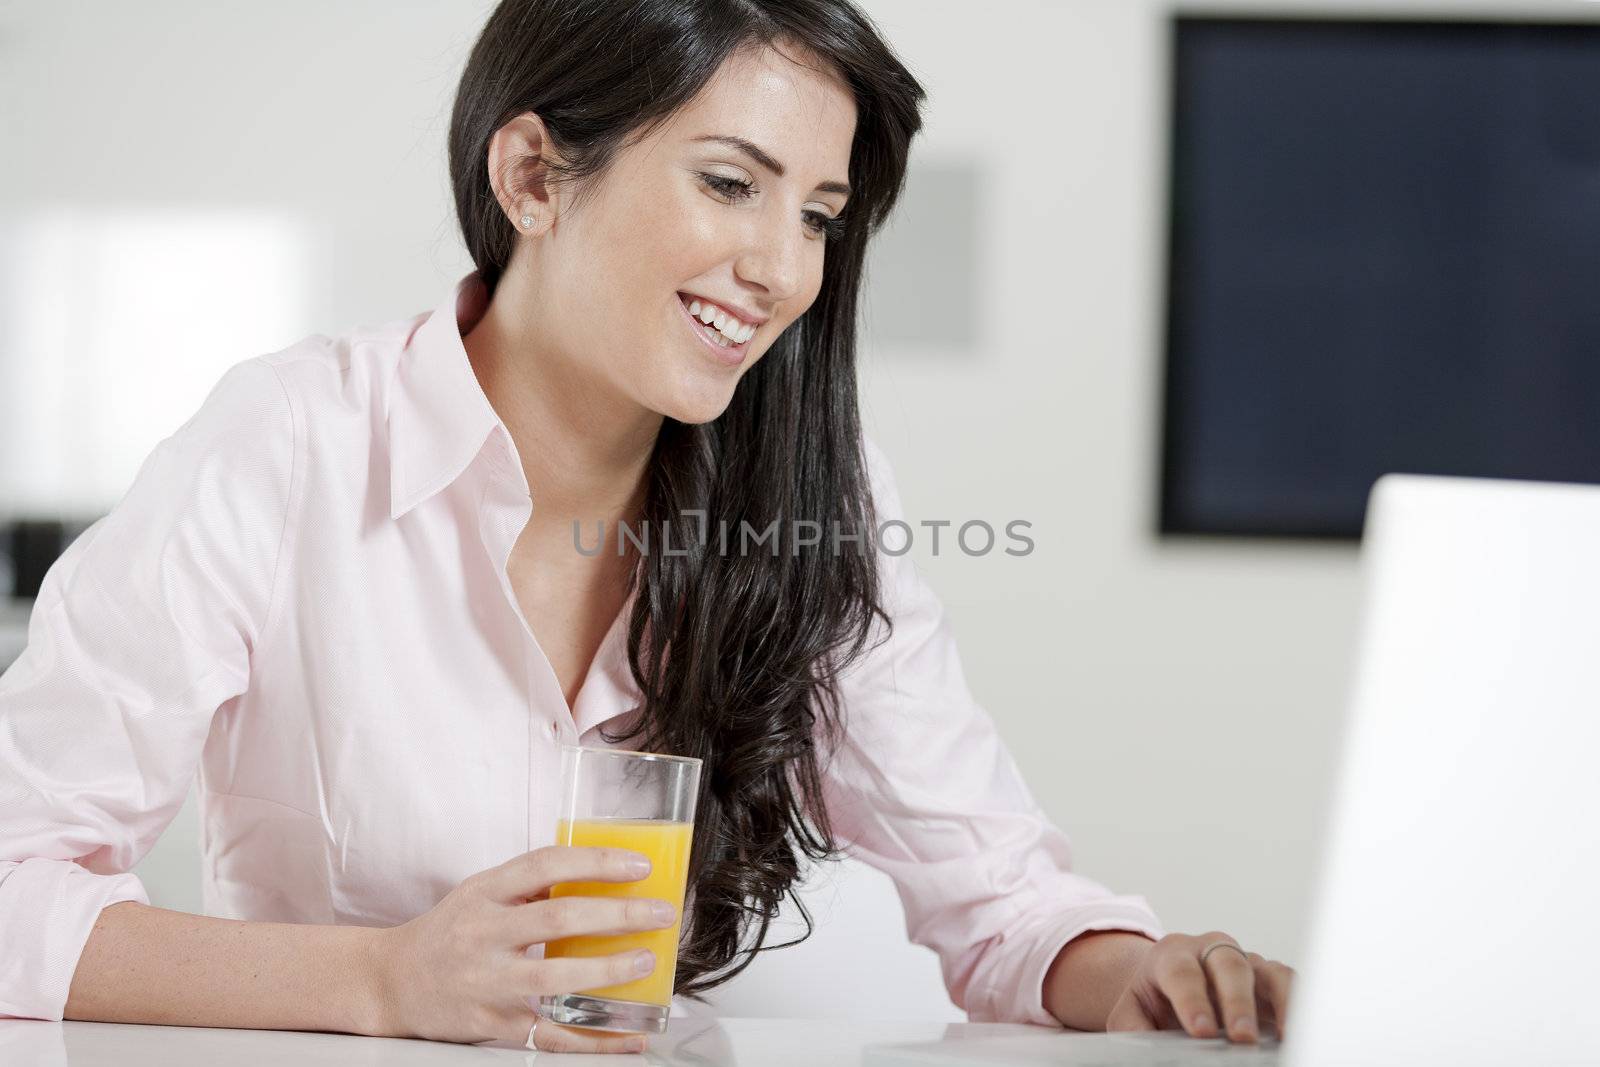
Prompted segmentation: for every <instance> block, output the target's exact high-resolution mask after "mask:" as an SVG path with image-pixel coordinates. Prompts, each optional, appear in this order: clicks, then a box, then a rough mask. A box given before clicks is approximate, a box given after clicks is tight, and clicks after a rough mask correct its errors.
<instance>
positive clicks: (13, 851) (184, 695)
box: [0, 357, 298, 1020]
mask: <svg viewBox="0 0 1600 1067" xmlns="http://www.w3.org/2000/svg"><path fill="white" fill-rule="evenodd" d="M295 440H296V432H295V414H294V406H293V404H292V403H291V401H290V399H289V394H288V391H287V390H286V389H285V387H284V384H283V381H282V380H281V378H280V376H279V373H278V371H277V369H276V368H275V367H274V366H273V365H272V364H270V363H268V362H267V361H266V358H265V357H261V358H258V359H252V360H246V361H245V362H243V363H240V364H237V365H235V366H234V367H233V368H231V369H230V370H229V371H228V372H227V373H226V374H224V375H223V376H222V378H221V380H220V381H219V382H218V383H217V385H216V386H215V387H214V388H213V389H212V391H211V393H210V394H209V395H208V396H207V398H206V400H205V402H204V403H203V404H202V405H201V407H200V409H199V410H198V411H197V412H196V414H195V415H194V416H193V417H192V418H190V419H189V421H188V422H186V423H184V425H183V426H181V427H180V428H179V429H178V430H177V431H176V432H175V433H174V434H173V435H172V436H170V437H168V438H167V439H166V440H164V441H162V442H161V443H160V444H159V445H158V446H157V447H156V448H155V450H154V451H153V452H151V454H150V455H149V456H148V457H147V458H146V459H145V461H144V463H143V464H142V465H141V467H140V468H139V472H138V474H137V476H136V477H135V479H134V482H133V484H132V486H131V487H130V488H129V489H128V491H127V493H126V494H125V495H124V496H123V498H122V499H121V500H120V501H119V502H118V503H117V505H116V506H115V507H114V508H113V509H112V510H111V512H110V514H108V515H106V516H105V517H103V518H101V519H100V520H99V521H98V522H96V523H95V524H94V525H92V526H91V527H89V528H88V529H87V530H86V531H85V532H84V533H83V534H82V535H81V536H79V537H78V539H77V540H75V541H74V542H73V543H72V544H71V545H70V546H69V547H68V548H67V550H66V551H65V552H64V553H63V554H62V556H61V558H60V559H58V560H57V561H56V562H55V564H54V565H53V566H52V567H51V568H50V570H49V571H48V572H47V574H46V575H45V579H44V582H43V585H42V587H41V589H40V592H39V596H38V597H37V599H36V600H35V602H34V607H33V612H32V615H31V617H30V620H29V625H28V643H27V646H26V648H25V649H24V650H23V652H22V655H21V657H20V658H19V659H18V660H17V661H16V662H15V663H14V664H12V666H11V667H10V669H9V670H7V671H6V672H5V673H4V674H3V675H0V1016H7V1017H20V1018H30V1019H47V1020H58V1019H60V1018H62V1015H63V1011H64V1009H65V1006H66V1002H67V996H68V992H69V990H70V988H71V983H72V976H73V973H74V972H75V971H76V969H77V965H78V960H79V958H80V957H81V955H82V953H83V947H84V945H85V943H86V942H87V941H88V938H89V934H90V933H91V931H92V930H93V928H94V923H95V920H96V918H97V917H98V916H99V913H100V911H101V909H103V908H104V907H106V906H107V905H109V904H113V903H117V902H119V901H126V900H136V901H140V902H141V903H148V902H149V898H148V897H147V896H146V894H145V890H144V887H143V885H142V884H141V883H140V881H139V879H138V878H137V877H136V876H135V875H133V874H131V873H130V870H131V868H132V867H133V866H134V864H136V863H137V862H138V861H139V860H140V859H142V858H143V857H144V855H145V854H146V853H147V852H148V851H149V850H150V847H151V846H152V845H153V844H154V843H155V842H156V839H157V838H158V837H159V836H160V835H161V833H162V831H163V830H165V829H166V827H167V826H168V824H170V823H171V821H172V819H173V817H174V815H176V813H177V811H178V809H179V808H180V807H181V806H182V804H183V800H184V797H185V796H186V795H187V793H188V790H189V786H190V783H191V782H192V781H193V778H194V773H195V768H196V767H197V765H198V763H199V758H200V751H201V749H202V747H203V745H204V743H205V740H206V736H207V734H208V732H209V729H210V725H211V720H212V717H213V715H214V714H215V713H216V711H217V709H218V708H219V707H220V706H221V705H222V704H224V703H225V702H226V701H228V700H229V699H231V698H233V697H234V696H236V695H238V694H239V693H242V692H244V690H245V688H246V686H247V683H248V679H249V663H250V655H251V651H252V649H253V647H254V643H255V641H256V638H257V636H258V635H259V634H260V633H261V632H262V629H263V627H264V625H265V623H266V621H267V619H268V613H269V611H270V610H271V609H272V606H273V590H274V589H275V588H276V585H275V581H274V578H275V572H276V570H277V568H278V566H279V565H280V563H281V555H282V545H283V541H284V533H285V530H286V525H287V516H288V514H289V502H290V498H291V493H292V491H293V481H294V470H295V462H296V455H297V452H298V449H297V448H296V445H295Z"/></svg>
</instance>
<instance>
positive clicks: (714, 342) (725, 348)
mask: <svg viewBox="0 0 1600 1067" xmlns="http://www.w3.org/2000/svg"><path fill="white" fill-rule="evenodd" d="M694 299H695V298H693V297H689V296H686V295H685V294H683V293H679V294H678V304H679V306H680V307H682V308H683V317H684V319H685V320H686V321H687V322H688V323H689V328H690V329H691V330H693V331H694V333H695V335H696V336H697V337H699V338H700V341H701V343H702V344H704V345H705V346H706V347H707V348H708V349H710V350H711V354H712V355H713V356H715V357H716V358H717V360H718V361H719V362H721V363H724V364H727V365H730V366H737V365H739V364H740V363H742V362H744V357H745V354H746V353H747V352H749V351H750V341H751V340H753V339H754V337H755V335H754V334H751V335H750V338H748V339H746V340H744V341H741V342H739V343H737V344H735V343H733V342H731V341H729V340H728V338H727V337H725V336H724V335H723V334H722V332H721V331H719V330H718V329H717V328H716V327H714V326H708V325H706V324H705V323H704V322H701V321H700V320H699V319H698V318H696V317H695V316H693V315H691V314H689V304H690V303H691V302H692V301H693V300H694Z"/></svg>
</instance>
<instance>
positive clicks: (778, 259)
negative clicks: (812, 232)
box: [734, 227, 805, 302]
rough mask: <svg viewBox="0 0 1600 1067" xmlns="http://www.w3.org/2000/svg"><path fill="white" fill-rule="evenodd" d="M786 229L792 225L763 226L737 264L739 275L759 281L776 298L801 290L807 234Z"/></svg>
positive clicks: (786, 296) (755, 282)
mask: <svg viewBox="0 0 1600 1067" xmlns="http://www.w3.org/2000/svg"><path fill="white" fill-rule="evenodd" d="M785 229H790V227H782V228H763V229H762V231H761V232H760V233H758V234H756V236H755V238H754V239H753V240H752V241H751V243H750V244H749V246H748V247H746V248H745V250H744V252H743V254H742V255H741V256H740V257H739V259H738V261H737V262H736V263H735V264H734V272H735V273H736V274H738V275H739V277H740V278H742V279H744V280H745V281H747V282H750V283H752V284H754V285H759V286H760V287H761V288H762V289H764V290H765V291H766V296H767V299H769V300H772V301H775V302H776V301H783V300H787V299H789V298H790V297H792V296H794V295H795V294H796V293H797V292H798V291H799V288H800V285H801V277H802V272H803V270H804V257H805V247H804V245H803V243H802V242H804V240H805V238H804V237H803V236H801V235H800V234H798V233H786V232H783V231H784V230H785Z"/></svg>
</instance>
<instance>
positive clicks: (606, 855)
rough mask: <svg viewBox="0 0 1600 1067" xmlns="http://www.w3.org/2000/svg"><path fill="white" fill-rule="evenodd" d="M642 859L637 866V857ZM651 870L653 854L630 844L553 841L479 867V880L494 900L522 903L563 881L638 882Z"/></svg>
mask: <svg viewBox="0 0 1600 1067" xmlns="http://www.w3.org/2000/svg"><path fill="white" fill-rule="evenodd" d="M639 860H642V861H643V866H642V867H640V866H636V865H635V861H639ZM649 873H650V858H649V857H648V856H646V855H645V854H644V853H642V852H635V851H634V850H633V849H631V848H594V847H590V846H587V845H582V846H580V845H551V846H548V847H546V848H536V849H534V850H533V851H532V852H524V853H523V854H522V855H520V856H514V857H512V858H511V859H509V860H507V861H506V862H504V863H502V864H501V865H500V866H498V867H490V868H489V869H488V870H486V871H479V872H478V873H477V874H475V875H473V877H472V880H473V881H475V882H477V884H478V885H479V887H480V888H481V889H482V890H483V892H484V894H485V895H486V896H488V897H489V898H490V899H491V900H497V901H500V902H501V903H504V904H521V903H522V902H524V901H527V900H539V899H543V898H544V897H545V896H547V895H548V894H549V892H550V887H551V886H553V885H556V884H558V883H561V882H637V881H639V880H640V879H641V878H643V877H645V876H646V875H647V874H649Z"/></svg>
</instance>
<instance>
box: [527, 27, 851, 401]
mask: <svg viewBox="0 0 1600 1067" xmlns="http://www.w3.org/2000/svg"><path fill="white" fill-rule="evenodd" d="M787 51H788V52H789V53H790V54H795V55H803V53H796V52H793V50H787ZM812 65H813V66H814V65H816V64H815V63H814V61H813V62H812ZM855 123H856V108H855V101H854V97H853V96H852V94H851V93H850V91H849V89H848V88H847V87H846V86H845V85H843V84H842V83H840V82H839V81H837V80H835V78H834V77H832V76H830V75H828V74H824V73H819V72H818V71H816V70H814V69H811V66H802V65H800V64H799V63H796V62H793V61H791V60H790V59H789V58H787V56H786V54H784V53H780V52H777V51H774V50H773V49H770V48H768V49H765V50H763V51H760V52H754V53H748V54H744V55H740V56H736V57H734V58H732V59H730V60H729V61H728V62H727V63H726V64H724V66H723V68H722V69H721V70H720V71H719V72H718V74H717V76H716V77H715V78H713V79H712V81H711V82H710V83H709V84H708V85H707V86H706V88H705V89H704V91H702V92H701V94H700V95H699V96H698V97H697V98H696V99H695V100H693V101H692V102H691V103H689V104H688V105H686V106H685V107H683V108H682V109H680V110H679V111H678V112H677V113H676V114H675V115H673V116H672V117H671V118H670V119H669V121H667V122H666V123H665V124H664V125H663V126H662V127H661V128H659V129H658V130H657V131H655V132H654V133H653V134H652V135H651V136H650V137H649V138H648V139H646V140H644V141H641V142H639V143H638V144H635V145H632V146H630V147H628V148H625V149H623V150H622V151H621V152H619V153H618V154H617V156H616V157H615V159H614V161H613V163H612V165H611V166H610V167H608V168H607V169H606V171H605V172H604V173H603V174H602V175H601V176H600V177H599V178H598V179H597V181H598V183H599V184H598V186H597V187H596V188H595V189H594V190H593V192H592V195H591V198H590V199H588V200H586V201H585V202H584V203H583V204H582V205H580V207H579V209H578V210H577V211H576V212H574V213H572V214H570V216H567V215H563V214H562V213H561V210H562V208H564V207H565V206H566V204H567V201H566V200H565V199H564V198H563V192H564V190H561V191H557V192H556V193H555V194H554V196H555V200H554V201H553V205H545V206H546V207H552V206H553V211H554V218H555V221H554V224H553V225H552V226H550V227H549V228H548V229H545V228H542V227H540V228H537V229H536V230H535V234H533V235H530V234H524V236H523V238H522V240H521V242H520V244H521V245H522V247H519V248H518V250H517V256H519V257H521V256H523V255H525V254H526V255H527V256H528V258H529V262H528V263H527V264H525V266H526V267H527V270H528V275H527V276H526V277H525V284H527V285H529V286H531V287H532V288H533V290H534V291H535V292H536V294H537V299H538V306H539V307H542V308H546V309H549V311H548V313H547V314H545V315H543V316H542V318H543V320H544V321H542V322H537V323H535V322H530V323H529V324H528V325H529V327H530V328H531V330H532V332H534V333H535V334H536V335H537V338H536V341H535V343H537V344H539V345H541V346H544V349H543V350H542V354H544V355H552V356H554V357H555V358H557V359H561V360H565V361H570V364H571V365H570V367H569V368H568V369H569V370H571V371H572V372H573V373H574V374H575V375H576V376H577V377H578V378H579V379H580V380H584V381H585V383H586V384H587V385H588V386H590V387H595V388H600V389H603V390H605V391H606V392H610V393H613V394H614V395H615V396H620V397H625V398H628V399H631V400H632V401H634V402H636V403H637V404H638V405H639V406H641V407H642V408H645V409H647V410H649V411H651V412H655V413H657V414H661V415H666V416H670V417H671V418H674V419H677V420H679V421H681V422H686V423H700V422H707V421H710V420H711V419H714V418H716V417H717V416H718V415H720V414H721V413H722V411H723V410H724V409H725V408H726V407H727V405H728V402H729V399H730V398H731V397H732V395H733V390H734V387H735V386H736V385H737V384H738V382H739V379H740V377H741V376H742V375H744V374H745V373H746V372H747V371H748V370H749V369H750V368H751V367H752V366H754V365H755V363H756V361H757V360H759V359H760V358H761V357H762V355H763V353H765V352H766V350H767V349H768V348H769V347H770V346H771V345H772V343H773V341H774V340H775V339H776V338H777V337H778V335H779V334H781V333H782V332H783V331H784V330H785V329H786V328H787V327H788V326H789V324H790V323H792V322H794V320H795V319H797V318H798V317H799V316H800V315H801V314H802V313H804V312H805V310H806V309H807V308H808V307H810V306H811V303H812V301H813V300H815V299H816V296H817V292H818V290H819V288H820V287H821V284H822V264H823V258H824V256H825V255H826V245H827V240H826V238H825V236H824V234H825V231H826V230H827V228H828V227H829V226H830V225H837V224H830V220H832V219H833V218H835V217H836V216H838V215H839V213H840V212H841V211H842V210H843V208H844V206H845V203H846V201H847V199H848V190H847V188H846V187H845V183H846V181H847V177H848V174H849V164H850V144H851V139H852V138H853V137H854V135H855ZM736 142H747V143H748V148H746V147H742V146H741V145H740V144H738V143H736ZM779 168H781V170H782V173H781V174H779V173H778V169H779ZM557 189H558V190H560V187H559V185H558V186H557ZM519 216H520V212H517V213H516V214H514V215H513V219H516V218H517V217H519ZM540 231H542V232H540ZM695 300H699V301H700V302H701V305H702V317H703V316H704V315H705V314H708V313H709V314H716V315H725V314H727V313H731V314H732V315H733V316H734V318H733V320H728V319H726V318H724V319H722V320H721V321H722V322H723V325H724V326H725V328H726V329H727V330H728V331H729V332H731V333H732V334H733V335H734V336H735V337H737V338H740V339H741V340H740V343H738V344H736V345H732V346H725V345H726V341H727V338H726V337H723V336H720V333H719V331H718V330H717V328H716V327H715V326H707V325H705V324H703V323H701V322H699V321H698V320H691V318H690V313H689V309H690V306H691V305H692V302H693V301H695Z"/></svg>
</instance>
